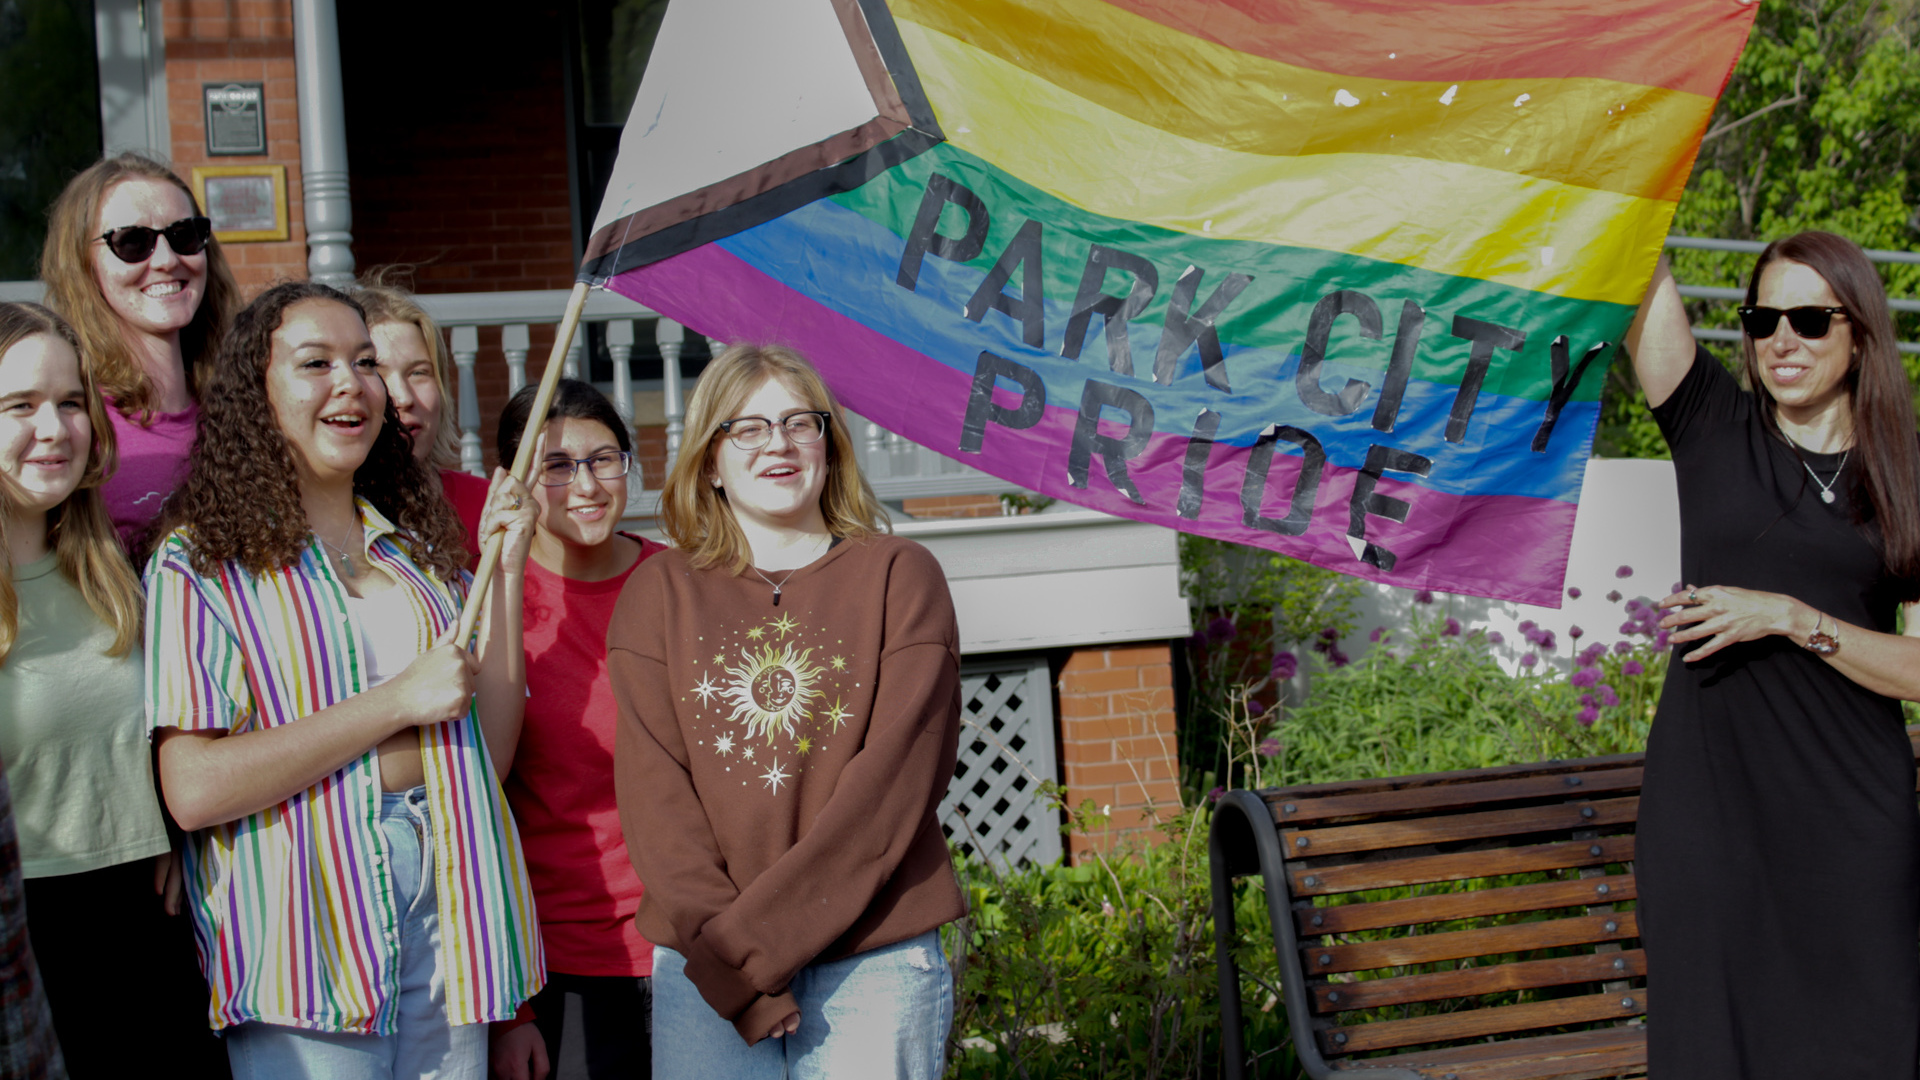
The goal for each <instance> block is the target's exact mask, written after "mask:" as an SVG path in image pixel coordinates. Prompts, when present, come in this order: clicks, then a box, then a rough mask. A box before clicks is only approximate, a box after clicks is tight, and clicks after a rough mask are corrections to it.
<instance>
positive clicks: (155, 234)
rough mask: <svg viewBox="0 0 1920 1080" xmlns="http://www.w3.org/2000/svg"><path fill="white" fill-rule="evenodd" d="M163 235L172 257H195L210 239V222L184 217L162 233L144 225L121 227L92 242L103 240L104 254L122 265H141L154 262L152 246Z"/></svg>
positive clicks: (200, 218) (161, 230)
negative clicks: (173, 255)
mask: <svg viewBox="0 0 1920 1080" xmlns="http://www.w3.org/2000/svg"><path fill="white" fill-rule="evenodd" d="M162 235H164V236H166V238H167V246H168V247H170V248H172V249H173V253H174V254H175V255H198V254H200V252H201V250H202V249H203V248H205V247H206V246H207V241H208V240H211V239H213V222H211V221H208V220H207V219H206V218H203V217H183V218H181V219H180V220H179V221H176V222H174V223H173V224H171V225H168V226H167V227H166V228H163V229H150V228H148V227H146V226H145V225H122V226H121V227H120V228H118V229H108V230H107V231H106V232H103V233H101V234H100V235H99V236H98V237H96V238H95V239H99V240H105V241H106V242H107V250H108V251H111V252H113V253H114V255H115V256H116V257H118V258H119V260H120V261H121V262H123V263H127V264H129V265H132V264H133V263H143V262H146V261H147V260H148V259H151V258H153V246H154V244H155V243H156V242H157V241H158V240H159V238H160V237H161V236H162Z"/></svg>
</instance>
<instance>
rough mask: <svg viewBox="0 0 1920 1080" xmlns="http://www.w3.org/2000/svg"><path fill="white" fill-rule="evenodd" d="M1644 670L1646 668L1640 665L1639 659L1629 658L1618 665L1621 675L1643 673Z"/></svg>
mask: <svg viewBox="0 0 1920 1080" xmlns="http://www.w3.org/2000/svg"><path fill="white" fill-rule="evenodd" d="M1646 670H1647V669H1646V668H1643V667H1641V666H1640V661H1638V660H1629V661H1627V662H1626V663H1624V664H1621V665H1620V674H1622V675H1643V674H1645V673H1646Z"/></svg>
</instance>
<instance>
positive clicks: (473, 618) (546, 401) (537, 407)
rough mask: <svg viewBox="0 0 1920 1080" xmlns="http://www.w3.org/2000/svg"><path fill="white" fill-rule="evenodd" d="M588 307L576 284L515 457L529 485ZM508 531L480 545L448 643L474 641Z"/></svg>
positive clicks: (582, 286) (516, 473)
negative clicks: (475, 567) (476, 565)
mask: <svg viewBox="0 0 1920 1080" xmlns="http://www.w3.org/2000/svg"><path fill="white" fill-rule="evenodd" d="M586 307H587V283H586V282H584V281H581V282H576V283H575V284H574V286H573V295H571V296H569V297H567V313H566V314H565V315H564V316H562V317H561V319H560V330H559V332H558V333H556V334H555V335H554V337H553V351H552V352H551V353H549V354H548V355H547V370H545V371H543V372H541V374H540V389H539V390H537V391H535V392H534V395H533V410H532V411H531V412H529V413H527V428H526V430H525V431H522V432H521V433H520V449H519V450H518V451H517V452H516V453H515V454H514V455H513V468H512V470H511V472H512V473H513V478H514V479H515V480H518V481H520V482H521V483H523V484H524V483H526V480H527V474H528V473H530V472H532V471H533V451H534V446H535V444H536V443H538V442H539V435H540V432H541V430H542V429H543V428H545V427H546V426H547V410H548V409H549V408H550V407H552V405H553V392H554V390H555V389H556V388H557V387H558V386H559V385H560V372H561V369H562V368H564V367H565V366H566V358H567V349H568V348H570V347H571V346H572V345H573V334H574V331H575V330H578V329H579V327H580V314H581V312H583V311H585V310H586ZM506 539H507V534H506V532H505V530H497V531H495V532H494V533H492V534H491V535H489V536H488V537H487V538H486V539H485V540H483V541H481V542H480V569H479V570H477V571H475V572H474V575H473V588H471V589H469V590H468V591H467V602H466V604H465V605H464V606H463V607H461V609H460V624H459V627H458V628H457V629H456V630H455V632H454V634H453V636H452V637H451V638H448V639H446V640H448V641H452V642H453V643H455V644H458V645H461V646H465V644H466V643H467V642H469V641H471V640H473V629H474V626H475V624H476V623H478V622H479V621H480V609H481V607H482V606H483V605H485V604H486V601H487V587H488V586H489V585H490V584H492V581H493V571H494V569H495V568H496V567H498V566H499V565H500V549H501V547H502V546H503V545H504V544H505V543H506Z"/></svg>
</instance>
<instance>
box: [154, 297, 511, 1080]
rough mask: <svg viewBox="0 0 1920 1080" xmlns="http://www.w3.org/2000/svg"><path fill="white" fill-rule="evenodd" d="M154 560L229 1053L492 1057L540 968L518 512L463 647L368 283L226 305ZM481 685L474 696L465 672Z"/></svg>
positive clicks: (321, 1072)
mask: <svg viewBox="0 0 1920 1080" xmlns="http://www.w3.org/2000/svg"><path fill="white" fill-rule="evenodd" d="M203 401H204V404H205V409H206V419H207V423H206V424H205V425H204V426H203V428H202V436H201V438H200V441H199V442H198V443H197V444H196V446H195V448H194V457H193V462H192V467H191V470H190V472H189V475H188V478H187V480H186V483H185V484H184V485H183V486H182V487H181V489H180V490H179V491H178V492H177V493H176V494H175V496H174V498H173V500H172V502H171V503H170V504H169V506H168V510H167V514H166V516H165V518H163V521H162V524H163V533H162V539H161V541H160V543H159V545H158V547H157V549H156V551H155V553H154V556H153V560H152V563H151V564H150V566H149V568H148V571H147V587H148V608H147V611H148V616H147V628H148V630H147V688H148V689H147V694H148V699H147V709H148V718H149V722H150V724H151V726H152V727H153V728H154V730H155V731H156V732H157V738H158V739H159V760H160V774H161V780H162V788H163V790H164V792H165V796H166V800H167V804H168V806H169V807H170V808H171V809H172V811H173V814H174V816H175V817H176V818H177V819H178V821H179V822H180V825H181V826H182V827H183V828H184V829H186V830H187V831H188V833H189V836H188V844H187V866H186V871H187V893H188V898H189V902H190V904H191V906H192V911H193V916H194V922H195V927H196V929H197V931H198V933H199V937H200V950H201V957H202V962H203V966H204V968H205V972H206V976H207V980H208V982H209V984H210V985H211V986H212V989H213V1004H212V1021H213V1025H214V1027H216V1028H218V1029H223V1030H224V1032H225V1034H226V1039H227V1045H228V1052H229V1055H230V1057H231V1059H232V1062H233V1070H234V1075H235V1076H237V1077H241V1078H243V1080H245V1078H253V1077H259V1078H269V1077H273V1078H277V1077H286V1076H325V1077H329V1078H359V1077H369V1078H371V1077H381V1078H387V1077H396V1078H397V1077H428V1076H433V1077H479V1076H482V1075H484V1071H485V1069H486V1052H487V1034H486V1033H487V1027H486V1025H487V1022H489V1021H493V1020H501V1019H505V1018H507V1017H510V1016H512V1015H513V1014H514V1011H515V1008H516V1007H517V1006H518V1005H519V1004H520V1003H521V1002H523V1001H525V1000H526V999H527V998H529V997H531V996H532V995H533V993H534V992H535V991H537V990H538V989H539V987H540V983H541V981H542V979H543V970H542V964H541V955H540V945H539V936H538V930H537V928H536V926H535V924H534V920H533V903H532V896H531V892H530V889H529V887H528V884H527V879H526V874H525V869H524V860H523V859H522V857H521V854H520V851H519V839H518V837H517V835H516V833H515V830H514V827H513V823H512V819H511V817H510V815H509V814H508V813H507V812H506V807H505V803H504V800H503V798H502V796H501V793H500V787H499V783H498V781H497V780H496V779H495V777H496V776H497V775H498V774H501V773H504V772H505V771H506V769H507V766H508V763H509V762H510V761H511V760H512V757H513V752H514V745H515V741H516V739H517V737H518V734H519V728H520V721H521V711H522V709H523V707H524V703H525V675H524V660H523V656H522V653H521V640H520V606H521V597H520V572H521V570H522V568H523V567H524V566H525V561H526V555H527V544H528V540H529V538H530V536H531V533H532V526H533V515H534V506H533V501H532V499H530V498H528V497H527V494H526V491H525V489H524V487H523V486H521V485H520V484H518V483H516V482H514V481H512V480H511V479H509V478H506V477H505V475H504V474H501V475H500V476H499V477H498V478H497V479H496V481H495V485H494V487H495V490H494V494H493V495H492V496H491V498H490V506H489V509H488V519H487V520H486V521H484V522H483V528H482V535H483V536H485V535H487V534H489V533H491V532H493V531H496V530H505V532H506V538H505V541H504V543H505V554H504V558H503V560H502V563H501V570H502V573H501V580H499V581H496V582H495V583H494V585H493V590H492V597H491V599H490V600H489V602H488V605H487V607H488V611H487V613H486V621H485V623H484V624H483V625H484V629H483V631H482V634H481V640H480V644H479V647H478V649H477V653H478V656H477V657H476V656H475V655H474V654H471V653H469V652H468V651H467V650H466V649H465V648H463V647H462V645H464V644H465V643H464V642H449V641H446V640H444V638H445V636H446V632H447V628H448V627H449V626H450V625H452V624H454V622H455V620H456V618H457V616H458V613H459V610H460V605H461V602H462V599H463V596H464V594H465V592H466V588H467V577H466V573H465V570H464V567H465V565H466V552H465V550H464V545H463V543H462V540H461V528H460V524H459V522H458V520H457V519H456V518H455V517H454V514H453V511H452V509H451V508H450V507H449V506H447V504H446V503H445V501H444V500H442V499H441V498H440V495H439V493H438V491H437V490H436V489H435V488H434V487H433V486H432V485H431V484H429V483H427V482H426V479H425V477H424V475H423V473H422V468H421V466H420V464H419V463H418V461H416V460H415V458H414V455H413V452H412V447H411V446H410V445H409V442H408V439H407V437H406V435H405V433H404V432H403V431H402V430H401V428H400V425H399V422H398V419H397V417H396V415H395V411H394V408H393V405H392V403H391V401H390V400H389V399H388V397H387V393H386V389H385V386H384V384H383V383H382V380H381V377H380V371H379V365H378V361H377V358H376V356H375V352H374V347H373V343H372V341H371V340H370V337H369V335H368V332H367V328H366V324H365V322H364V320H363V317H362V314H361V309H360V307H359V305H358V304H356V303H355V302H353V301H352V300H350V299H349V298H347V297H346V296H344V295H342V294H340V293H338V292H336V291H334V290H333V289H330V288H328V287H326V286H324V285H317V284H306V283H290V284H284V285H279V286H275V287H274V288H271V289H269V290H267V291H266V292H265V293H263V294H261V296H260V297H259V298H258V299H256V300H255V301H254V302H253V303H252V304H250V305H248V307H247V308H246V309H245V310H243V311H242V312H241V313H240V314H239V316H238V317H237V318H236V320H235V323H234V328H233V332H232V334H231V336H230V337H229V338H228V340H227V342H226V345H225V346H224V347H223V348H222V349H221V351H220V353H219V356H218V357H217V359H216V360H215V362H214V366H213V371H212V372H211V374H210V376H209V378H208V381H207V384H206V390H205V394H204V397H203ZM476 691H477V697H478V701H477V708H476V703H475V696H476Z"/></svg>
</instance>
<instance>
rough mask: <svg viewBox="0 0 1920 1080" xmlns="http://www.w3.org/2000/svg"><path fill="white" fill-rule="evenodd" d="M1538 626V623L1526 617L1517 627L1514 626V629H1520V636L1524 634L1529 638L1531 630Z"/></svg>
mask: <svg viewBox="0 0 1920 1080" xmlns="http://www.w3.org/2000/svg"><path fill="white" fill-rule="evenodd" d="M1539 626H1540V624H1539V623H1537V622H1534V621H1533V620H1532V619H1528V620H1526V621H1525V622H1523V623H1521V624H1520V625H1519V626H1518V627H1516V629H1518V630H1519V631H1520V633H1521V635H1522V636H1526V637H1529V638H1530V637H1531V635H1532V634H1533V632H1534V631H1535V630H1536V629H1538V628H1539Z"/></svg>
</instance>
